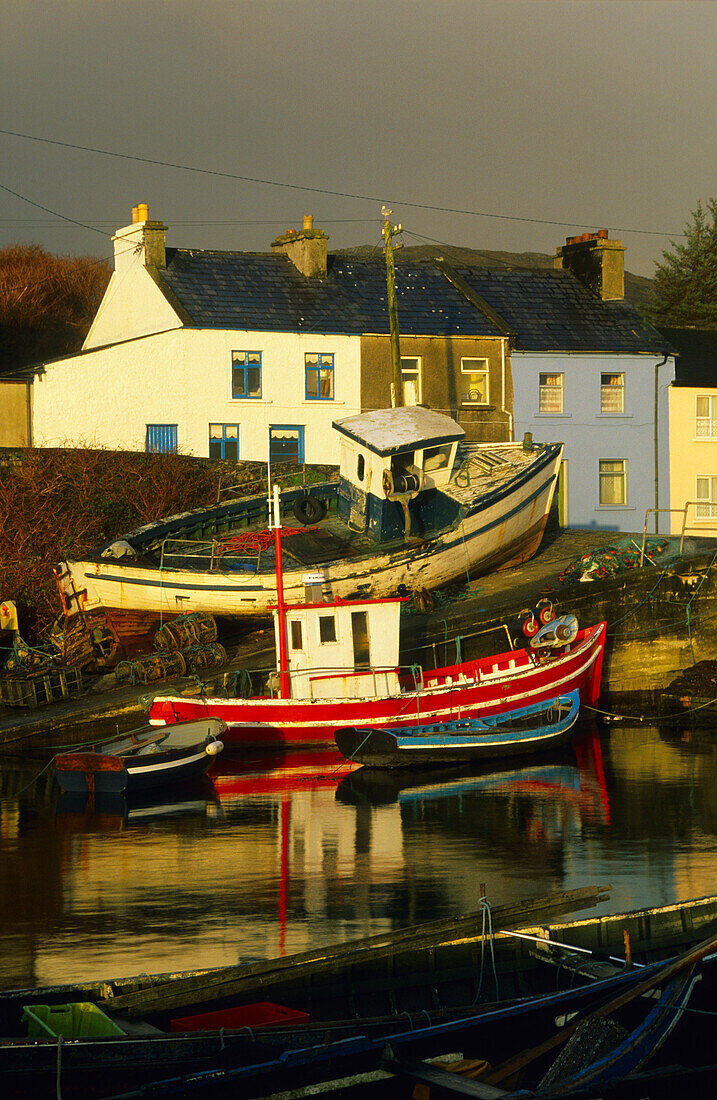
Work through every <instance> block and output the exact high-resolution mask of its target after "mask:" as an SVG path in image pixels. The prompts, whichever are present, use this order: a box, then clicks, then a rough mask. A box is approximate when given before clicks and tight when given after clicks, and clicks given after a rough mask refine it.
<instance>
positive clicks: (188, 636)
mask: <svg viewBox="0 0 717 1100" xmlns="http://www.w3.org/2000/svg"><path fill="white" fill-rule="evenodd" d="M216 638H217V624H216V620H215V619H214V618H213V616H212V615H200V614H194V615H179V616H178V617H177V618H176V619H172V621H171V622H170V623H165V624H164V626H162V627H160V629H159V630H158V631H157V633H156V634H155V636H154V648H155V649H156V650H158V652H160V653H169V652H171V651H173V650H177V649H186V648H187V647H188V646H197V645H206V644H207V643H209V642H214V641H216Z"/></svg>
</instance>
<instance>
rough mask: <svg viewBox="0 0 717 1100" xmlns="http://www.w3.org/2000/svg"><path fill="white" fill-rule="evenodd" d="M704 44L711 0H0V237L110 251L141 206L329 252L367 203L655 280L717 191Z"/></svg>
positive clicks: (237, 239)
mask: <svg viewBox="0 0 717 1100" xmlns="http://www.w3.org/2000/svg"><path fill="white" fill-rule="evenodd" d="M716 55H717V0H699V2H692V0H677V2H673V0H606V2H603V0H598V2H595V0H567V2H566V0H0V89H1V91H2V94H1V95H0V150H1V151H2V155H1V156H0V246H2V245H6V244H11V243H15V242H22V243H37V244H40V245H42V246H43V247H45V248H47V249H48V250H49V251H51V252H56V253H67V254H72V255H91V256H98V257H101V256H106V257H110V256H111V255H112V244H111V236H112V233H113V231H114V230H115V229H116V228H119V227H121V226H124V225H127V224H129V222H130V221H131V209H132V207H133V206H136V205H137V204H138V203H140V202H146V203H147V204H148V206H149V213H150V217H151V218H156V219H161V220H162V221H164V222H165V224H166V225H167V226H168V234H167V244H168V245H170V246H174V247H182V248H210V249H231V250H234V249H238V250H250V251H257V250H258V251H269V249H270V246H271V241H272V240H273V239H274V237H275V236H277V235H278V234H280V233H282V232H284V231H285V230H286V229H287V228H290V227H299V226H300V225H301V220H302V216H303V215H304V214H309V213H310V214H313V216H314V225H315V226H316V227H317V228H321V229H324V230H325V231H326V232H327V234H328V235H329V250H332V249H335V248H345V247H351V246H354V245H360V244H374V245H375V244H379V243H380V239H381V223H382V218H381V207H382V205H383V204H386V205H388V206H389V207H390V208H391V209H392V210H393V219H392V220H393V221H394V222H397V223H400V224H401V225H402V226H403V240H404V243H405V244H407V245H409V244H422V243H427V242H428V243H432V242H440V243H442V244H453V245H462V246H466V247H471V248H477V249H501V250H507V251H511V252H523V251H532V252H544V253H548V254H554V252H555V249H556V248H557V247H558V246H559V245H561V244H563V243H564V241H565V238H566V237H567V236H572V235H574V234H575V233H581V232H585V231H594V230H596V229H600V228H607V229H609V231H610V236H611V237H617V238H619V239H621V240H622V241H623V243H624V244H625V246H626V248H627V252H626V257H625V262H626V267H627V268H628V270H630V271H633V272H635V273H637V274H641V275H647V276H652V275H653V274H654V270H655V264H656V263H658V262H659V261H660V260H661V258H662V252H663V250H664V249H669V248H670V247H671V242H673V241H675V242H679V241H680V240H682V237H681V234H682V233H683V232H684V229H685V226H686V224H687V223H688V222H689V220H690V216H691V211H693V210H694V209H695V208H696V207H697V205H698V203H699V201H700V200H701V199H702V200H703V201H704V200H706V199H708V198H710V197H713V196H715V195H717V181H716V180H715V151H716V150H717V141H716V138H717V133H716V129H717V124H716V122H715V119H716V117H717V115H716V112H715V104H717V65H715V63H714V59H715V56H716ZM19 135H23V136H19ZM78 146H81V147H83V148H77V147H78ZM108 154H113V155H108ZM160 162H161V163H160Z"/></svg>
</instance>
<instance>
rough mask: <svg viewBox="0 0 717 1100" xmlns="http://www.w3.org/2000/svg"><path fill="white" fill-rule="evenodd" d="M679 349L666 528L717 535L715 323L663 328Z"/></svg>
mask: <svg viewBox="0 0 717 1100" xmlns="http://www.w3.org/2000/svg"><path fill="white" fill-rule="evenodd" d="M660 331H661V332H662V333H663V335H664V336H666V337H667V339H668V340H669V341H670V343H671V344H672V345H673V346H674V348H675V350H676V351H677V353H678V355H677V360H676V368H675V380H674V382H673V383H672V385H671V386H670V392H669V422H670V508H671V509H672V511H671V514H670V530H671V532H672V533H673V534H680V533H681V532H682V530H683V525H684V530H685V531H686V532H688V533H689V534H692V535H698V534H702V535H709V536H712V537H715V536H717V328H715V329H697V328H662V329H661V330H660Z"/></svg>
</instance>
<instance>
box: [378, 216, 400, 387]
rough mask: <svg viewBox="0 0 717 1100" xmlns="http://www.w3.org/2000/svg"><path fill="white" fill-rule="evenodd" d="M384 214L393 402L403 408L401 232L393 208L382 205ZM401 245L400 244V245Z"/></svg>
mask: <svg viewBox="0 0 717 1100" xmlns="http://www.w3.org/2000/svg"><path fill="white" fill-rule="evenodd" d="M381 213H382V214H383V245H384V251H385V253H386V286H387V289H388V323H389V327H390V332H391V361H392V363H393V381H392V383H391V404H392V405H393V407H394V408H396V407H400V408H403V406H404V404H405V402H404V399H403V375H402V374H401V344H400V340H399V336H398V305H397V303H396V269H395V267H394V263H393V235H394V233H400V232H401V226H400V225H391V222H390V221H389V218H390V217H391V214H393V210H389V209H388V207H386V206H383V207H381ZM399 247H400V246H399Z"/></svg>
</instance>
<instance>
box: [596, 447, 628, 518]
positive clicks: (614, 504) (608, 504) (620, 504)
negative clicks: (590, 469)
mask: <svg viewBox="0 0 717 1100" xmlns="http://www.w3.org/2000/svg"><path fill="white" fill-rule="evenodd" d="M604 462H613V463H617V462H619V463H620V464H621V467H622V469H621V470H603V468H602V466H603V463H604ZM609 477H610V478H612V477H618V478H620V479H621V480H622V500H616V501H609V500H608V501H605V500H603V498H602V496H603V492H602V488H603V479H604V480H605V481H607V479H608V478H609ZM598 501H599V504H600V507H601V508H625V507H626V505H627V459H626V458H601V459H599V460H598Z"/></svg>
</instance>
